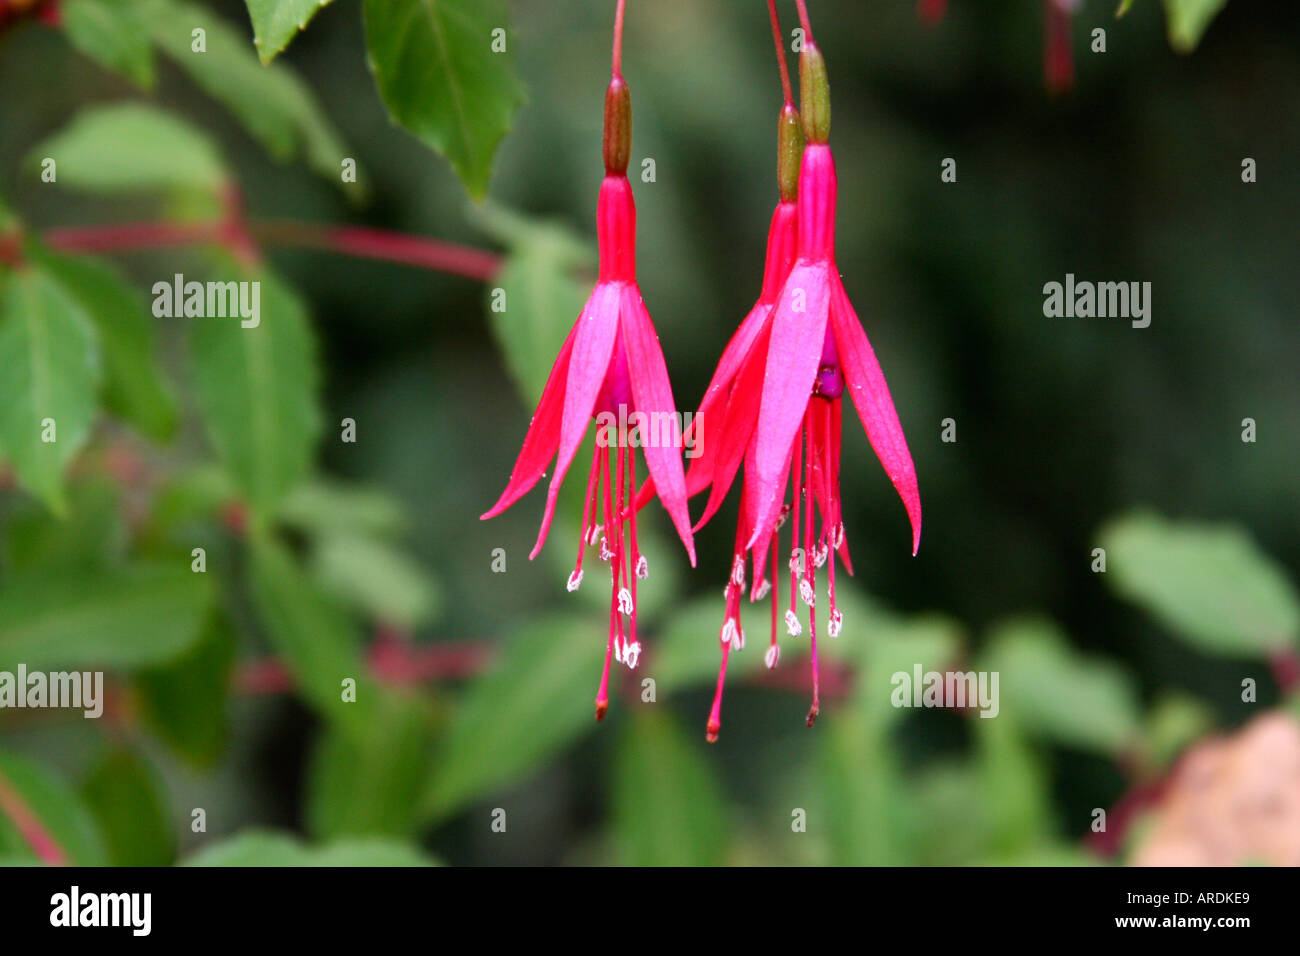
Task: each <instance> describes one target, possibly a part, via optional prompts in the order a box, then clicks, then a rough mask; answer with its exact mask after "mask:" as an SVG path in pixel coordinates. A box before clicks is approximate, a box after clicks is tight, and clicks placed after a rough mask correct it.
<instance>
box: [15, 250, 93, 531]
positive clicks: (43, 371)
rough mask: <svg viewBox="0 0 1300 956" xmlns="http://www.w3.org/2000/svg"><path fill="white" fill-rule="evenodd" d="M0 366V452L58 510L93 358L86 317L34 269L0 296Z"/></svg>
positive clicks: (84, 422)
mask: <svg viewBox="0 0 1300 956" xmlns="http://www.w3.org/2000/svg"><path fill="white" fill-rule="evenodd" d="M0 369H3V370H4V371H3V374H2V375H0V457H3V458H6V459H8V461H9V463H10V464H11V465H12V466H13V469H14V471H15V473H17V475H18V478H19V480H20V481H21V482H22V484H23V487H25V488H26V489H27V490H29V491H30V492H32V494H34V495H36V496H37V497H38V498H40V499H41V500H42V501H44V502H45V504H46V505H48V506H49V507H50V509H51V510H52V511H54V512H55V513H56V514H62V513H63V511H64V510H65V501H64V494H63V470H64V468H65V467H66V466H67V464H68V462H69V461H71V460H72V457H73V455H75V454H76V453H77V450H78V449H79V448H80V447H81V445H82V444H83V443H84V442H85V440H86V439H87V437H89V435H90V426H91V423H92V422H93V421H94V418H95V411H96V403H95V390H96V387H97V385H98V382H99V374H100V370H99V355H98V352H97V349H96V345H95V339H94V334H93V330H92V329H91V325H90V320H89V319H88V318H87V317H86V314H85V313H84V312H83V311H82V309H81V307H80V306H79V305H77V303H76V301H75V300H73V299H72V298H70V297H69V296H68V294H67V293H66V292H64V291H63V289H62V288H61V287H60V286H59V284H58V283H57V282H56V281H55V280H54V279H52V278H51V277H50V276H49V275H47V274H46V273H45V272H44V271H42V270H41V269H40V268H38V267H36V266H30V267H28V268H25V269H22V270H19V272H18V273H17V274H16V275H15V276H14V277H13V279H12V280H11V281H9V282H8V283H7V286H6V288H5V290H4V297H3V299H2V300H0ZM47 425H48V426H49V428H47ZM51 428H52V430H49V429H51ZM48 437H52V439H53V440H47V438H48Z"/></svg>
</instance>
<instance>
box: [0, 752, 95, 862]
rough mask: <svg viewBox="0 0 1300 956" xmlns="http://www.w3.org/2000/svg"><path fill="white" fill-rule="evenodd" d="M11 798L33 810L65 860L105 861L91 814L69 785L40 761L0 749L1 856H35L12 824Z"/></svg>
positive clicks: (23, 857)
mask: <svg viewBox="0 0 1300 956" xmlns="http://www.w3.org/2000/svg"><path fill="white" fill-rule="evenodd" d="M14 800H17V801H19V802H20V803H21V805H22V807H23V808H24V809H25V810H26V811H27V812H28V813H30V814H32V815H34V816H35V818H36V820H37V821H38V822H39V823H40V825H41V826H42V828H43V829H44V830H45V832H46V834H47V835H48V836H49V837H50V838H51V839H53V841H54V842H55V843H56V844H57V845H58V847H59V848H60V849H61V850H62V851H63V853H64V854H65V855H66V856H67V858H68V862H70V863H72V864H74V865H76V866H103V865H105V864H106V863H107V862H108V858H107V855H106V853H105V850H104V842H103V839H102V838H101V837H100V834H99V831H98V830H97V829H96V826H95V820H94V817H92V816H91V814H90V812H89V811H88V810H87V809H86V807H85V805H84V804H83V803H82V802H81V799H80V798H79V797H78V796H77V794H76V793H75V792H74V791H73V790H72V788H71V787H69V786H68V785H67V784H66V783H64V782H63V781H62V780H61V779H59V778H58V777H56V776H55V775H53V774H52V773H50V772H49V771H48V770H46V769H45V768H44V767H42V766H40V765H39V764H37V763H34V762H32V761H30V760H28V759H27V758H25V757H20V756H18V755H16V754H8V753H0V858H3V857H18V858H21V859H24V860H34V859H35V858H36V854H35V853H34V852H33V851H32V849H31V847H30V846H29V845H28V843H27V841H26V840H25V839H24V838H23V835H22V833H21V832H20V831H19V830H18V828H17V827H16V826H15V825H14V822H13V819H12V816H11V806H12V803H11V802H12V801H14Z"/></svg>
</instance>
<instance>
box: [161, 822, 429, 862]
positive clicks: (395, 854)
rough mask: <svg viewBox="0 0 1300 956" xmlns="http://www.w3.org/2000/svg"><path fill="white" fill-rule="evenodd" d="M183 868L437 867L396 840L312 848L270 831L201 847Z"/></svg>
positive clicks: (345, 842)
mask: <svg viewBox="0 0 1300 956" xmlns="http://www.w3.org/2000/svg"><path fill="white" fill-rule="evenodd" d="M185 865H186V866H331V867H340V866H437V865H438V863H437V861H436V860H434V859H433V858H432V857H429V856H426V855H425V854H424V853H422V852H421V851H420V850H418V849H417V848H416V847H414V846H411V845H410V844H408V843H403V842H400V841H398V840H387V839H379V838H370V839H351V840H339V841H337V842H335V843H330V844H327V845H325V846H320V847H312V846H307V845H306V844H304V843H302V842H300V841H299V840H297V839H296V838H294V837H292V836H289V835H288V834H284V833H277V832H275V831H273V830H247V831H245V832H243V833H241V834H239V835H238V836H233V837H230V838H229V839H227V840H223V841H221V842H219V843H215V844H212V845H211V846H207V847H204V848H203V849H201V850H199V851H198V852H197V853H195V854H194V855H193V856H191V857H190V858H189V859H188V860H186V861H185Z"/></svg>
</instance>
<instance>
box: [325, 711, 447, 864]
mask: <svg viewBox="0 0 1300 956" xmlns="http://www.w3.org/2000/svg"><path fill="white" fill-rule="evenodd" d="M431 740H432V734H431V726H430V716H429V713H428V708H427V707H426V706H425V705H424V704H423V703H422V702H420V701H418V700H414V699H410V698H407V697H401V696H397V695H394V694H386V695H384V696H383V697H382V698H381V702H380V705H379V707H378V708H377V709H376V717H375V719H374V720H373V721H372V722H371V723H370V724H369V726H367V727H366V729H365V735H364V737H361V738H358V739H353V738H352V737H350V736H348V735H346V734H343V733H340V732H339V731H337V730H332V729H331V730H327V731H326V732H325V734H324V735H323V736H322V737H321V738H320V740H319V742H318V743H317V745H316V750H315V753H314V754H313V755H312V761H311V770H310V777H309V782H308V802H307V826H308V828H309V829H310V830H311V832H312V833H313V834H314V835H315V836H317V837H319V838H321V839H334V838H337V837H341V836H360V835H392V836H407V835H412V834H413V831H414V829H415V823H416V820H415V810H416V806H417V803H418V798H419V796H420V788H421V785H422V784H423V782H424V777H425V773H426V766H427V764H428V756H429V754H428V751H429V745H430V741H431Z"/></svg>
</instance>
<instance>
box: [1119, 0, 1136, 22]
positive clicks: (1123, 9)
mask: <svg viewBox="0 0 1300 956" xmlns="http://www.w3.org/2000/svg"><path fill="white" fill-rule="evenodd" d="M1131 6H1133V0H1119V9H1117V10H1116V11H1115V16H1116V18H1119V17H1122V16H1124V14H1126V13H1128V11H1129V8H1130V7H1131Z"/></svg>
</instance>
